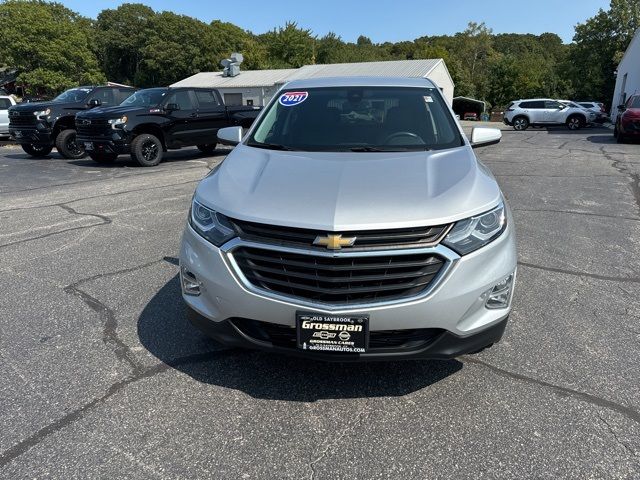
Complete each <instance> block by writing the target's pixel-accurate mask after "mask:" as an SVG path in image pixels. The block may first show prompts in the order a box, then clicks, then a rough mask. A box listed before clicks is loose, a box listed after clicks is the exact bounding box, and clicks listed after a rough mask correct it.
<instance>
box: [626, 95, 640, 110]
mask: <svg viewBox="0 0 640 480" xmlns="http://www.w3.org/2000/svg"><path fill="white" fill-rule="evenodd" d="M627 108H640V96H633V97H631V98H630V99H629V105H627Z"/></svg>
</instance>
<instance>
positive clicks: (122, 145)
mask: <svg viewBox="0 0 640 480" xmlns="http://www.w3.org/2000/svg"><path fill="white" fill-rule="evenodd" d="M76 142H78V144H79V145H83V146H84V147H85V150H86V151H89V152H90V151H92V150H93V151H96V152H105V153H116V154H118V155H119V154H126V153H129V152H130V151H131V135H130V134H129V133H127V132H125V131H124V130H111V131H110V132H109V134H104V135H83V134H82V133H81V132H78V137H77V139H76ZM87 144H89V145H90V146H89V145H87ZM87 147H88V148H87Z"/></svg>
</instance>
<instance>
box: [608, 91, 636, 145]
mask: <svg viewBox="0 0 640 480" xmlns="http://www.w3.org/2000/svg"><path fill="white" fill-rule="evenodd" d="M618 112H619V113H618V118H617V119H616V125H615V129H614V130H613V135H614V136H615V137H616V139H617V140H618V143H624V142H625V141H626V140H627V139H630V138H640V95H632V96H631V97H629V99H628V100H627V103H625V104H624V105H620V106H619V107H618Z"/></svg>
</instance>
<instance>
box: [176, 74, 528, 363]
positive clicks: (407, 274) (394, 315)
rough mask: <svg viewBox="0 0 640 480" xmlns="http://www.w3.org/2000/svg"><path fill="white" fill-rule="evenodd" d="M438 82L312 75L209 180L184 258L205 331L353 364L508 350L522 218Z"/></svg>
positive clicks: (479, 139)
mask: <svg viewBox="0 0 640 480" xmlns="http://www.w3.org/2000/svg"><path fill="white" fill-rule="evenodd" d="M500 138H501V132H500V131H499V130H498V129H491V128H475V129H474V130H473V132H472V133H471V141H469V140H467V137H466V136H465V135H464V133H463V131H462V128H461V127H460V125H459V124H458V122H457V121H456V119H455V117H454V116H453V113H452V112H451V110H450V109H449V107H448V105H447V103H446V101H445V99H444V97H443V96H442V94H441V92H440V90H439V89H438V88H437V86H436V85H434V84H433V83H432V82H431V81H430V80H427V79H423V78H419V79H418V78H413V79H409V78H379V77H378V78H375V77H371V78H367V77H343V78H322V79H320V78H316V79H307V80H296V81H293V82H291V83H289V84H287V85H285V87H284V88H283V89H282V90H281V91H280V92H279V93H278V94H277V95H276V96H275V97H274V99H273V100H272V101H271V102H270V104H269V106H268V107H266V110H265V112H264V113H263V114H262V115H261V116H260V117H259V118H258V120H257V121H256V123H255V124H254V125H253V126H252V128H251V129H250V131H249V132H248V133H247V134H246V135H245V136H244V138H243V132H242V130H241V128H240V127H229V128H224V129H221V130H220V131H219V132H218V139H219V141H221V142H223V143H227V144H231V145H235V148H234V149H233V150H232V151H231V153H230V154H229V155H228V156H227V157H226V159H225V161H224V162H222V163H221V164H220V166H219V167H218V168H217V169H216V170H214V171H213V172H212V173H211V174H210V175H208V176H207V177H206V178H205V179H204V180H203V181H201V182H200V184H199V185H198V187H197V189H196V192H195V195H194V197H193V200H192V206H191V211H190V213H189V219H188V223H187V225H186V228H185V232H184V236H183V240H182V247H181V253H180V272H181V273H180V275H181V286H182V293H183V297H184V300H185V301H186V303H187V305H188V307H189V308H188V311H189V312H190V313H189V316H190V319H191V321H192V322H193V323H194V324H195V325H196V326H198V327H199V328H201V329H202V330H203V331H205V332H206V333H207V334H209V335H210V336H211V337H213V338H215V339H217V340H218V341H219V342H221V343H223V344H226V345H229V346H237V347H248V348H256V349H263V350H268V351H275V352H282V353H288V354H293V355H300V356H306V357H315V358H322V359H327V360H339V361H344V360H346V361H349V360H351V361H358V360H384V359H388V360H397V359H399V358H441V359H442V358H451V357H455V356H458V355H462V354H465V353H472V352H477V351H479V350H481V349H483V348H485V347H487V346H489V345H491V344H493V343H495V342H497V341H498V340H499V339H500V338H501V337H502V334H503V332H504V328H505V325H506V323H507V318H508V316H509V312H510V308H511V297H512V293H513V288H514V280H515V274H516V262H517V255H516V244H515V230H514V223H513V218H512V216H511V213H510V211H509V209H508V207H507V205H506V203H505V200H504V197H503V195H502V193H501V192H500V188H499V186H498V183H497V182H496V180H495V178H494V177H493V175H491V173H490V172H489V171H488V170H487V169H486V167H484V166H483V165H482V164H480V163H479V162H478V161H477V159H476V156H475V154H474V152H473V150H472V148H473V147H479V146H483V145H490V144H494V143H497V142H499V141H500Z"/></svg>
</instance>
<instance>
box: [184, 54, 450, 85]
mask: <svg viewBox="0 0 640 480" xmlns="http://www.w3.org/2000/svg"><path fill="white" fill-rule="evenodd" d="M442 62H443V60H442V59H441V58H436V59H425V60H389V61H384V62H360V63H332V64H327V65H305V66H304V67H301V68H289V69H278V70H240V75H238V76H236V77H223V76H222V72H201V73H197V74H195V75H193V76H191V77H188V78H185V79H184V80H181V81H179V82H176V83H174V84H173V85H171V86H172V87H211V88H246V87H272V86H275V85H282V84H284V83H287V82H288V81H291V80H297V79H305V78H324V77H413V78H424V77H426V76H428V75H429V73H431V71H433V69H434V68H436V67H437V66H438V65H439V64H440V63H442Z"/></svg>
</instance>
